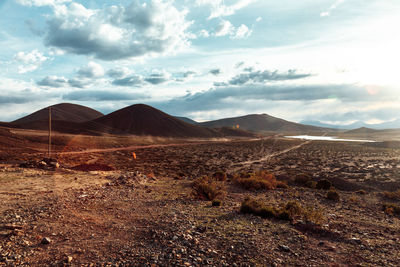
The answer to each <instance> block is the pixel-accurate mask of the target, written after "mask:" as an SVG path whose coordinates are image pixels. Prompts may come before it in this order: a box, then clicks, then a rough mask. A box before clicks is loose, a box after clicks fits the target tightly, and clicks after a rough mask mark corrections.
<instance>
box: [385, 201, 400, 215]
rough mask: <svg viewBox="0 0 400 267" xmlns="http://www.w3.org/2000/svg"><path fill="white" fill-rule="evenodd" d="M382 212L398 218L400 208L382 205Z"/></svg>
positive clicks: (390, 204) (393, 205) (386, 204)
mask: <svg viewBox="0 0 400 267" xmlns="http://www.w3.org/2000/svg"><path fill="white" fill-rule="evenodd" d="M383 211H384V212H385V213H387V214H390V215H397V216H400V206H398V205H395V204H392V203H385V204H383Z"/></svg>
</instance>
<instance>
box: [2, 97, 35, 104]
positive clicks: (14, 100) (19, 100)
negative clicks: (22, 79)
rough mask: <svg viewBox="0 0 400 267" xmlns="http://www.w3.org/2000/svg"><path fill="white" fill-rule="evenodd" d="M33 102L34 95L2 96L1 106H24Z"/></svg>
mask: <svg viewBox="0 0 400 267" xmlns="http://www.w3.org/2000/svg"><path fill="white" fill-rule="evenodd" d="M32 100H33V98H32V95H22V96H9V95H0V104H24V103H28V102H31V101H32Z"/></svg>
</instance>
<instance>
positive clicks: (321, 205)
mask: <svg viewBox="0 0 400 267" xmlns="http://www.w3.org/2000/svg"><path fill="white" fill-rule="evenodd" d="M5 135H6V133H4V136H5ZM9 138H15V136H14V137H9ZM21 139H22V138H21ZM42 139H43V140H42ZM8 140H9V141H10V140H14V139H8ZM15 140H19V139H18V138H17V139H15ZM88 140H91V141H90V142H88ZM45 141H46V139H45V138H44V137H43V138H42V137H40V135H31V137H30V138H24V139H23V142H22V141H21V142H22V143H17V142H16V143H15V144H14V146H15V149H13V150H7V149H6V147H5V146H2V148H1V149H2V153H3V154H2V155H3V158H2V160H1V162H2V163H1V165H0V203H1V205H0V266H1V265H4V266H21V265H22V266H24V265H25V266H43V265H53V266H68V265H71V266H75V265H90V264H92V265H108V266H129V265H134V266H171V265H175V266H348V265H350V266H397V265H398V262H399V260H400V255H399V251H400V245H399V241H400V219H399V217H398V215H395V214H394V215H393V214H392V213H391V212H388V211H387V210H386V211H385V210H384V209H383V204H384V203H393V204H395V205H398V204H399V200H396V199H395V198H394V199H386V198H385V197H384V195H383V194H382V191H383V190H390V191H394V190H396V189H397V188H399V184H398V181H399V172H398V170H399V166H400V150H399V149H393V148H382V147H374V146H366V145H364V144H362V143H341V142H339V143H336V142H335V143H332V142H324V141H302V140H290V139H280V138H272V137H271V138H264V139H254V140H251V139H249V140H240V139H239V140H215V141H204V140H198V141H196V142H194V141H190V142H188V141H186V140H168V139H150V138H149V139H144V138H143V139H137V138H132V139H128V138H122V137H115V138H114V139H113V138H111V137H107V138H105V137H91V138H90V139H86V137H73V136H58V139H56V142H55V146H54V150H55V151H54V154H53V157H54V158H55V160H57V162H55V161H53V162H50V161H49V163H46V161H43V160H42V159H43V157H44V156H45V153H44V151H45V148H46V146H45V143H46V142H45ZM0 144H1V143H0ZM116 144H118V145H116ZM22 145H25V146H29V147H30V150H26V151H24V153H21V151H23V150H22V149H21V146H22ZM17 148H18V149H17ZM5 153H7V154H5ZM133 153H135V154H134V155H135V157H136V158H135V157H134V156H133ZM21 155H22V156H21ZM56 163H57V164H58V166H56ZM77 166H79V167H78V168H76V167H77ZM259 169H263V170H267V171H268V172H270V173H273V174H275V176H276V177H277V179H278V180H280V181H285V182H286V183H287V184H288V186H287V188H275V189H272V190H258V191H256V190H245V189H244V188H242V187H240V186H238V184H237V183H235V178H234V177H235V175H237V174H238V173H248V172H253V171H256V170H259ZM106 170H107V171H106ZM217 171H222V172H224V173H226V174H227V176H228V179H227V180H226V181H223V182H220V183H222V184H223V188H224V190H225V192H226V195H225V197H224V198H223V199H222V204H221V205H220V206H217V205H215V206H213V205H212V202H211V201H209V200H204V199H199V198H198V197H196V196H195V195H194V194H193V189H192V185H193V181H194V180H195V179H196V178H198V177H201V176H203V175H207V176H212V175H213V174H214V173H215V172H217ZM299 174H304V175H306V176H307V177H309V179H310V180H312V181H318V180H320V179H328V180H329V181H331V182H332V184H333V186H334V187H336V188H337V192H338V193H339V196H340V199H339V200H338V201H334V200H330V199H328V198H327V191H325V190H319V189H315V188H313V187H312V186H305V185H303V184H299V183H298V182H296V181H297V180H296V179H297V177H298V175H299ZM248 196H250V197H253V198H255V199H257V200H259V201H262V202H264V203H267V204H268V205H271V206H274V207H280V206H282V205H285V203H287V202H288V201H296V202H297V203H300V204H301V205H302V206H304V207H307V208H312V209H314V210H316V211H318V212H319V213H321V214H322V222H321V223H320V224H318V225H315V224H310V223H307V222H305V221H302V220H300V219H294V220H289V221H287V220H280V219H277V218H272V219H271V218H270V219H268V218H262V217H258V216H254V215H249V214H243V213H241V212H240V210H241V203H242V202H243V200H244V199H245V198H246V197H248Z"/></svg>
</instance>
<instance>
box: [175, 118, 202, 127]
mask: <svg viewBox="0 0 400 267" xmlns="http://www.w3.org/2000/svg"><path fill="white" fill-rule="evenodd" d="M175 118H177V119H180V120H181V121H184V122H187V123H190V124H194V125H196V124H199V123H198V122H197V121H195V120H192V119H190V118H187V117H179V116H175Z"/></svg>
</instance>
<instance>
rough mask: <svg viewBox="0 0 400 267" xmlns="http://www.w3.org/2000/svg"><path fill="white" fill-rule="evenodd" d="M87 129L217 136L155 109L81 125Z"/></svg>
mask: <svg viewBox="0 0 400 267" xmlns="http://www.w3.org/2000/svg"><path fill="white" fill-rule="evenodd" d="M83 125H86V127H85V128H86V129H90V130H92V131H98V132H106V133H112V134H134V135H152V136H165V137H219V136H221V134H220V133H218V132H216V131H214V130H212V129H207V128H203V127H200V126H196V125H191V124H189V123H186V122H184V121H181V120H179V119H177V118H175V117H173V116H170V115H168V114H166V113H164V112H162V111H160V110H158V109H155V108H153V107H150V106H147V105H144V104H136V105H132V106H129V107H126V108H123V109H120V110H117V111H114V112H113V113H110V114H108V115H106V116H103V117H101V118H98V119H95V120H92V121H89V122H86V123H84V124H83Z"/></svg>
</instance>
